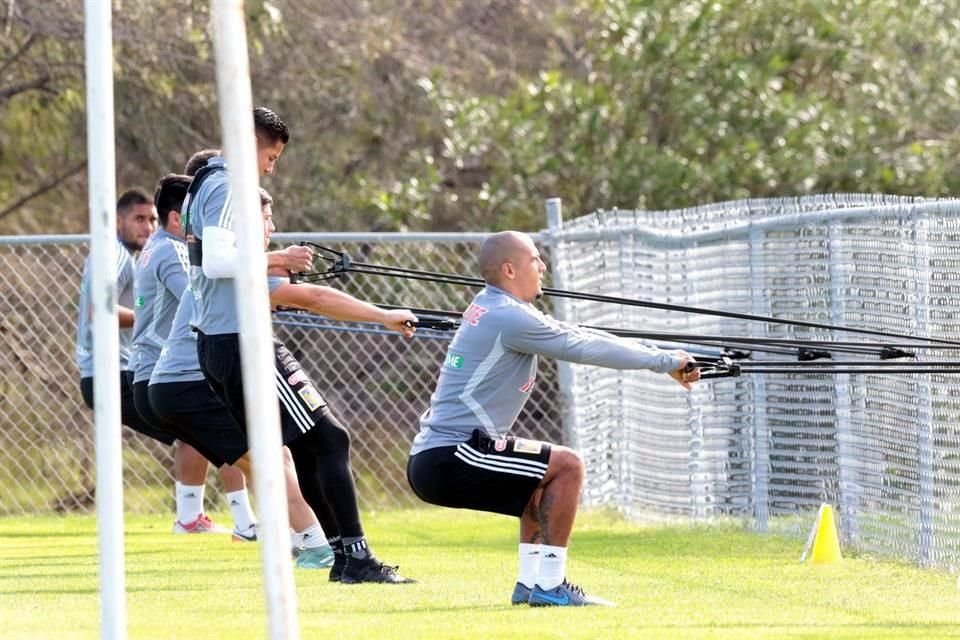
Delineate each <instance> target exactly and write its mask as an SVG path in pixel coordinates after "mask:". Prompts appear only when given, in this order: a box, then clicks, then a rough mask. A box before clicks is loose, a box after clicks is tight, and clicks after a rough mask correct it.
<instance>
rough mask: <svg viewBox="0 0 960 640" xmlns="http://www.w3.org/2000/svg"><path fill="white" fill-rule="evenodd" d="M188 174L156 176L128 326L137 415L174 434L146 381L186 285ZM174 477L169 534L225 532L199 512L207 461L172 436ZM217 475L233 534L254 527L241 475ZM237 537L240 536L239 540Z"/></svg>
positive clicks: (228, 472) (232, 472)
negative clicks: (149, 231) (152, 225)
mask: <svg viewBox="0 0 960 640" xmlns="http://www.w3.org/2000/svg"><path fill="white" fill-rule="evenodd" d="M190 182H191V178H190V177H189V176H184V175H177V174H175V173H171V174H168V175H166V176H164V177H163V178H161V179H160V182H159V183H158V184H157V188H156V190H155V192H154V198H153V199H154V204H155V205H156V208H157V215H158V216H159V218H160V229H158V230H157V232H156V233H154V234H153V236H151V237H150V240H149V241H148V242H147V245H146V246H145V247H144V248H143V251H142V252H141V253H140V258H139V260H138V261H137V267H136V271H135V275H134V285H133V295H134V325H133V357H132V358H131V370H132V371H133V399H134V405H135V406H136V408H137V411H138V412H139V413H140V416H141V417H142V418H143V419H144V420H145V421H146V422H147V423H148V424H150V425H151V426H153V427H154V428H155V429H157V430H158V431H160V432H165V433H168V434H170V435H171V436H173V437H176V435H177V434H176V433H175V432H172V431H171V430H170V429H169V428H168V426H167V425H165V424H164V422H163V421H162V420H160V419H159V418H158V417H157V416H156V414H154V412H153V411H152V410H151V408H150V402H149V400H148V398H147V383H148V381H149V380H150V374H151V373H152V372H153V367H154V365H155V364H156V362H157V358H159V356H160V350H161V349H162V348H163V344H164V341H165V340H166V339H167V335H168V334H169V332H170V325H171V323H172V322H173V316H174V314H175V313H176V311H177V306H178V305H179V303H180V298H181V296H182V295H183V292H184V290H185V289H186V287H187V282H188V272H187V269H188V266H189V265H188V262H187V246H186V244H185V242H184V237H183V236H184V234H183V226H182V224H181V219H180V208H181V206H182V203H183V198H184V197H185V196H186V195H187V189H189V187H190ZM173 476H174V479H175V480H176V487H175V496H176V505H177V515H176V519H175V521H174V525H173V531H174V533H227V530H226V529H224V528H222V527H219V526H217V525H216V524H214V523H213V521H212V520H210V518H209V517H208V516H207V514H206V513H204V509H203V493H204V485H205V484H206V478H207V461H206V459H205V458H204V457H203V456H202V455H200V453H198V452H197V450H196V449H194V448H193V447H192V446H190V444H188V443H186V442H183V441H181V440H180V439H177V440H176V442H175V443H174V461H173ZM220 479H221V480H222V481H223V486H224V489H225V490H226V492H227V501H228V503H229V504H230V511H231V514H232V515H233V521H234V532H235V537H236V535H238V534H237V532H240V534H239V535H241V536H242V532H245V531H254V530H255V528H256V518H255V517H254V515H253V511H252V510H251V508H250V499H249V497H248V495H247V489H246V485H245V482H244V477H243V473H242V472H241V471H240V470H239V469H235V468H233V467H229V466H226V467H223V468H222V469H220ZM240 539H242V538H240Z"/></svg>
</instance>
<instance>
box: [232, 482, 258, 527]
mask: <svg viewBox="0 0 960 640" xmlns="http://www.w3.org/2000/svg"><path fill="white" fill-rule="evenodd" d="M227 504H229V505H230V515H231V516H233V528H234V529H236V530H237V531H247V530H248V529H250V527H252V526H253V525H255V524H257V517H256V516H255V515H253V509H252V508H251V507H250V494H249V493H248V492H247V490H246V489H240V490H239V491H231V492H229V493H228V494H227Z"/></svg>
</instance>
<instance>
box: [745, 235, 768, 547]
mask: <svg viewBox="0 0 960 640" xmlns="http://www.w3.org/2000/svg"><path fill="white" fill-rule="evenodd" d="M763 236H764V232H763V230H762V229H759V228H757V227H753V228H751V229H750V301H751V302H750V306H751V312H752V313H754V314H756V315H769V314H768V310H767V304H766V303H765V302H764V299H765V298H764V293H763V291H764V288H765V287H764V279H765V278H764V271H763V268H764V259H763ZM752 327H753V333H754V335H755V337H761V336H757V335H756V334H758V333H760V334H766V325H762V324H761V323H759V322H755V323H752ZM765 378H766V377H765V376H753V377H752V378H751V379H750V382H751V383H752V384H753V483H752V484H753V517H754V528H755V529H756V530H757V531H761V532H765V531H766V530H767V520H768V518H769V517H770V502H769V500H770V495H769V494H770V426H769V425H768V424H767V388H766V382H765Z"/></svg>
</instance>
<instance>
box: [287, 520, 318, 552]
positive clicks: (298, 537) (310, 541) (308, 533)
mask: <svg viewBox="0 0 960 640" xmlns="http://www.w3.org/2000/svg"><path fill="white" fill-rule="evenodd" d="M292 542H293V546H294V547H303V548H304V549H316V548H317V547H325V546H327V536H326V535H324V533H323V528H322V527H321V526H320V523H319V522H318V523H317V524H314V525H310V526H309V527H307V528H306V529H304V530H303V531H295V532H294V534H293V537H292Z"/></svg>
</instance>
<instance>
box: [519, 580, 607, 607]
mask: <svg viewBox="0 0 960 640" xmlns="http://www.w3.org/2000/svg"><path fill="white" fill-rule="evenodd" d="M528 602H529V604H530V606H531V607H589V606H599V607H614V606H616V605H615V604H613V603H612V602H610V601H609V600H604V599H603V598H597V597H595V596H588V595H587V594H585V593H584V592H583V589H581V588H580V587H578V586H577V585H575V584H572V583H570V582H567V581H566V580H564V581H563V582H561V583H560V584H559V585H558V586H556V587H554V588H553V589H549V590H546V589H541V588H540V585H534V587H533V589H532V590H531V591H530V600H529V601H528Z"/></svg>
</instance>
